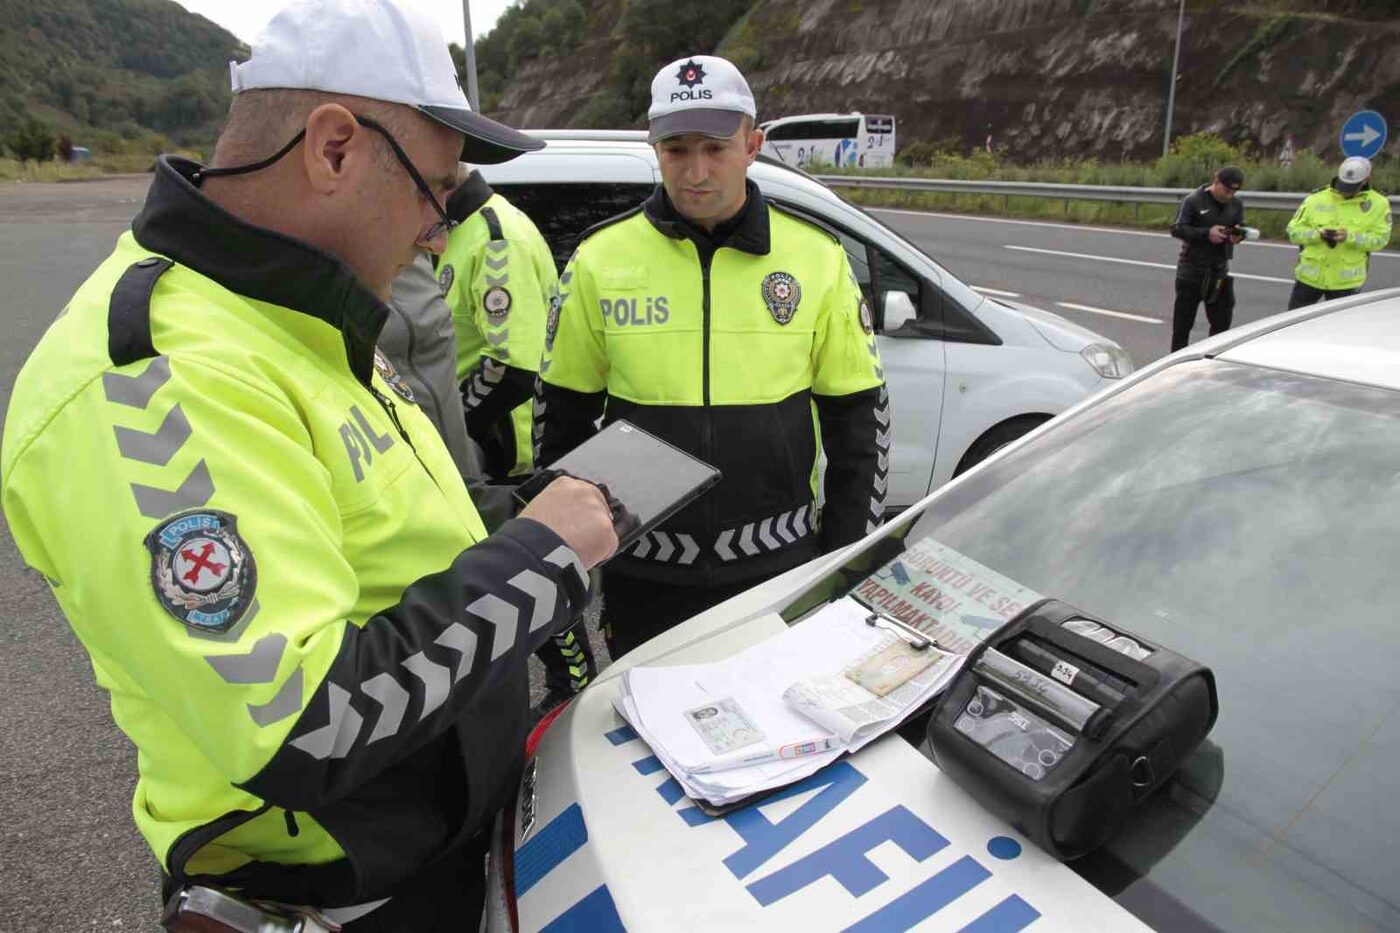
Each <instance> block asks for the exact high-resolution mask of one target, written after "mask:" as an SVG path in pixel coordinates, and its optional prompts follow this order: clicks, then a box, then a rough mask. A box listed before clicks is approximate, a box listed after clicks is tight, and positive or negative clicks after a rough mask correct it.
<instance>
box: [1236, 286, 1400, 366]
mask: <svg viewBox="0 0 1400 933" xmlns="http://www.w3.org/2000/svg"><path fill="white" fill-rule="evenodd" d="M1279 323H1280V326H1275V327H1267V326H1266V327H1265V328H1263V329H1262V330H1261V331H1258V332H1256V333H1255V334H1254V335H1253V336H1250V337H1248V338H1247V339H1245V340H1244V341H1242V342H1240V343H1237V344H1234V345H1232V346H1229V347H1228V348H1226V349H1224V350H1222V351H1221V352H1220V353H1218V354H1216V357H1217V359H1223V360H1230V361H1232V362H1237V363H1248V364H1250V365H1254V366H1264V367H1268V368H1270V369H1281V370H1287V371H1289V372H1296V373H1302V374H1304V375H1309V376H1318V377H1321V378H1325V379H1337V380H1341V381H1344V382H1356V383H1361V384H1364V385H1373V386H1379V387H1381V388H1386V389H1400V288H1394V289H1387V290H1386V291H1381V292H1375V293H1372V294H1369V295H1359V296H1357V297H1355V298H1352V299H1348V300H1345V301H1333V302H1326V303H1324V304H1322V305H1315V306H1314V307H1313V308H1312V309H1308V312H1305V313H1304V314H1302V315H1299V316H1295V317H1293V318H1290V319H1285V320H1284V321H1281V322H1279Z"/></svg>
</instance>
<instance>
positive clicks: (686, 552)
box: [627, 531, 700, 567]
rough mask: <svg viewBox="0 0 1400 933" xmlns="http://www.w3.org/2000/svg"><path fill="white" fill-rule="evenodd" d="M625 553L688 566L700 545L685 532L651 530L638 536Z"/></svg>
mask: <svg viewBox="0 0 1400 933" xmlns="http://www.w3.org/2000/svg"><path fill="white" fill-rule="evenodd" d="M627 553H628V554H629V555H631V556H632V557H636V558H639V559H641V560H654V561H657V562H659V563H663V564H677V565H679V566H682V567H688V566H690V565H691V564H693V563H695V558H697V557H699V556H700V545H699V544H698V543H697V542H696V540H695V539H694V538H693V537H691V536H690V535H687V534H677V533H676V532H668V531H651V532H648V533H646V534H644V535H642V536H641V537H640V538H638V539H637V543H636V544H634V545H632V548H631V550H629V551H628V552H627Z"/></svg>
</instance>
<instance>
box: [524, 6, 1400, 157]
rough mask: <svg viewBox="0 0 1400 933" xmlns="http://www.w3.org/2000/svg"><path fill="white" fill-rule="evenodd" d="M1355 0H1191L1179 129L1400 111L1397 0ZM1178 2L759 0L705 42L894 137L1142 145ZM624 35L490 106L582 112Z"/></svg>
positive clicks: (1267, 138) (1267, 135)
mask: <svg viewBox="0 0 1400 933" xmlns="http://www.w3.org/2000/svg"><path fill="white" fill-rule="evenodd" d="M617 3H618V0H599V2H598V3H597V4H596V6H604V5H610V6H613V7H616V6H617ZM1360 6H1363V7H1366V9H1365V10H1362V11H1361V12H1360V13H1359V14H1358V15H1361V16H1369V17H1371V18H1369V19H1356V18H1351V17H1350V16H1349V15H1347V11H1346V10H1345V9H1344V10H1343V12H1341V13H1338V12H1329V11H1330V10H1335V9H1337V8H1338V7H1343V8H1344V7H1346V4H1345V3H1344V2H1343V3H1337V2H1333V3H1330V4H1329V3H1325V2H1311V3H1305V2H1292V0H1272V2H1268V3H1262V2H1261V3H1257V4H1249V3H1242V2H1232V3H1226V2H1216V0H1189V2H1188V12H1187V19H1186V27H1185V33H1184V40H1183V44H1182V51H1181V69H1180V78H1179V81H1178V85H1177V101H1176V114H1175V119H1174V136H1176V135H1182V134H1185V133H1190V132H1195V131H1198V130H1210V131H1213V132H1216V133H1218V134H1219V135H1221V136H1222V137H1224V138H1226V139H1228V140H1231V141H1234V142H1245V141H1248V142H1250V143H1251V144H1253V145H1254V146H1256V147H1259V148H1260V149H1261V150H1262V151H1264V152H1273V151H1276V150H1277V148H1278V147H1279V146H1280V145H1281V144H1282V141H1283V138H1284V135H1285V134H1286V133H1289V132H1291V133H1293V134H1294V136H1295V138H1296V143H1297V145H1298V146H1300V147H1310V148H1312V149H1313V150H1314V151H1317V152H1327V153H1334V152H1335V151H1336V136H1337V132H1338V129H1339V128H1340V126H1341V123H1342V121H1343V120H1344V119H1345V118H1346V116H1347V115H1349V114H1350V113H1352V112H1354V111H1355V110H1357V109H1361V108H1363V107H1369V108H1372V109H1376V110H1379V111H1380V112H1381V113H1384V114H1387V115H1388V116H1391V117H1393V118H1400V55H1397V54H1395V49H1396V46H1397V42H1400V3H1397V4H1395V7H1396V8H1395V11H1394V12H1393V13H1392V14H1391V15H1386V14H1385V13H1384V11H1383V10H1382V12H1381V13H1380V14H1379V15H1377V14H1376V13H1375V12H1368V11H1373V10H1374V9H1376V6H1375V5H1374V4H1364V3H1362V4H1360ZM1381 6H1384V5H1381ZM1176 10H1177V4H1176V2H1175V0H756V2H755V3H754V4H753V6H752V7H751V8H750V9H749V11H748V13H747V15H746V16H745V17H744V18H743V19H742V20H740V21H739V22H738V23H737V24H736V25H735V26H734V28H732V29H731V30H730V31H729V34H728V35H727V36H726V37H725V39H724V40H723V41H722V42H721V43H720V46H719V48H718V49H717V50H715V51H716V54H720V55H726V56H728V57H731V58H732V59H734V60H735V61H736V62H737V63H739V64H740V66H741V67H743V68H744V70H745V72H746V74H747V75H748V77H749V79H750V82H751V83H752V85H753V88H754V92H755V96H756V97H757V99H758V102H759V109H760V111H761V113H760V117H761V118H768V117H775V116H782V115H786V114H794V113H808V112H814V111H832V110H835V111H844V110H864V111H866V112H874V113H893V114H895V115H896V116H897V118H898V120H899V139H900V142H901V144H907V143H909V142H912V141H914V140H916V139H926V140H936V141H946V142H950V143H951V142H957V143H959V144H961V145H962V146H964V147H974V146H981V145H982V144H983V142H984V141H985V139H986V137H987V136H988V135H989V134H990V135H991V136H992V137H993V138H994V140H995V144H996V145H997V147H998V149H1000V150H1002V151H1003V152H1005V153H1006V154H1008V155H1010V156H1012V157H1013V158H1018V159H1036V158H1047V157H1073V156H1097V157H1100V158H1106V159H1118V158H1125V157H1128V158H1151V157H1153V156H1155V155H1158V154H1160V152H1161V146H1162V129H1163V123H1164V121H1165V112H1166V103H1167V88H1168V83H1169V79H1170V73H1171V60H1172V51H1173V44H1174V39H1175V30H1176ZM1319 10H1321V11H1322V12H1318V11H1319ZM594 12H595V13H596V12H599V11H598V10H596V9H595V10H594ZM624 42H625V37H622V36H619V35H615V34H602V35H597V36H596V37H594V38H591V39H589V40H587V41H586V42H585V44H584V45H583V46H582V47H580V48H579V49H577V50H575V51H574V52H572V53H570V54H568V55H566V56H560V57H556V58H553V59H551V60H548V61H536V62H532V63H530V64H529V65H527V66H526V67H524V68H523V69H521V72H520V73H519V74H517V75H516V76H515V80H514V81H513V82H512V85H511V87H510V89H509V90H508V92H507V93H506V94H505V96H504V97H503V98H502V101H501V107H500V116H502V118H504V119H506V120H508V121H513V122H516V123H518V124H520V125H524V126H546V125H551V126H567V125H576V124H575V123H574V121H575V118H576V117H577V116H578V115H579V114H580V111H581V110H582V106H583V104H584V103H586V102H587V100H588V99H589V98H590V96H592V95H594V94H597V93H601V92H602V90H603V88H604V87H605V83H606V79H607V68H606V65H605V63H606V62H607V61H608V60H609V57H610V55H611V52H612V50H615V49H617V48H618V47H619V46H620V45H621V44H622V43H624ZM696 51H705V50H700V49H697V50H696ZM658 64H660V63H658ZM633 116H634V120H635V121H636V122H635V124H634V125H641V122H640V121H641V120H644V119H645V115H644V114H640V113H634V114H633Z"/></svg>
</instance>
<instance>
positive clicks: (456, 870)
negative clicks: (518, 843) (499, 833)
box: [342, 844, 486, 933]
mask: <svg viewBox="0 0 1400 933" xmlns="http://www.w3.org/2000/svg"><path fill="white" fill-rule="evenodd" d="M485 906H486V859H485V852H484V851H482V849H481V847H480V846H479V845H478V844H472V845H471V846H470V847H469V851H468V852H465V853H463V854H462V857H461V858H460V859H453V860H452V864H450V865H443V866H433V867H431V868H428V869H425V870H424V871H423V872H422V873H421V874H420V875H419V876H418V877H417V878H414V879H412V880H410V881H409V882H407V883H406V884H404V885H402V886H401V888H400V889H399V890H398V891H397V892H395V894H394V896H393V897H392V898H391V899H390V900H389V903H387V904H385V905H384V906H383V907H380V908H378V909H377V910H373V911H371V912H370V913H369V914H367V915H366V916H364V917H361V918H360V919H359V920H353V921H351V922H350V923H347V924H345V925H344V926H343V927H342V929H343V930H344V931H345V933H476V931H477V930H478V929H480V927H481V914H482V911H483V910H484V909H485Z"/></svg>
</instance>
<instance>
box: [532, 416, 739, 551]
mask: <svg viewBox="0 0 1400 933" xmlns="http://www.w3.org/2000/svg"><path fill="white" fill-rule="evenodd" d="M549 467H550V469H552V470H562V471H563V472H565V473H568V474H569V475H570V476H576V477H578V478H579V479H586V480H588V481H589V482H590V483H598V484H601V485H604V486H607V488H608V491H609V492H610V493H612V495H613V496H614V497H615V498H617V499H619V500H621V502H622V504H623V505H624V506H626V507H627V511H628V512H630V513H631V514H632V515H633V516H634V517H635V518H636V519H637V521H638V522H639V524H638V525H637V526H636V527H635V528H632V529H631V530H630V531H629V532H627V533H626V535H625V536H623V537H621V538H620V539H619V540H618V546H617V550H618V552H619V553H621V552H622V551H623V550H625V549H627V548H629V547H631V546H632V545H633V544H635V543H636V542H637V540H638V539H640V538H641V537H642V535H644V534H646V533H647V532H649V531H651V530H652V529H653V528H655V527H656V526H657V525H659V524H661V522H663V521H665V520H666V519H668V518H670V517H671V516H672V515H674V514H676V512H678V511H680V510H681V509H683V508H685V507H686V506H687V505H689V504H690V503H692V502H694V501H695V500H696V498H698V497H699V496H700V494H701V493H703V492H704V491H705V490H707V489H709V488H710V487H711V486H713V485H715V484H716V483H718V482H719V481H720V472H719V470H717V469H715V468H714V467H712V466H710V465H709V464H708V463H706V462H704V461H703V460H698V459H696V458H695V457H692V456H691V455H690V454H688V453H686V452H685V451H683V450H681V449H680V448H679V447H675V446H673V445H671V444H668V443H666V442H665V441H663V440H662V439H661V438H659V437H657V436H656V435H654V434H648V433H647V432H646V431H643V430H642V429H641V428H639V427H637V426H636V425H635V424H632V423H631V422H628V421H621V420H619V421H614V422H613V423H612V424H610V425H608V426H607V427H606V428H604V429H603V430H601V431H599V432H598V433H597V434H595V435H593V436H592V437H590V438H589V439H588V440H586V441H584V442H583V443H582V444H580V445H578V446H577V447H575V448H574V449H573V450H571V451H569V452H568V453H566V454H565V455H564V456H562V457H560V458H559V459H558V460H556V461H555V462H553V463H551V464H549Z"/></svg>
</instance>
